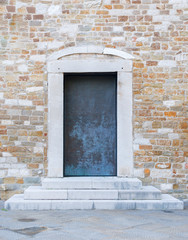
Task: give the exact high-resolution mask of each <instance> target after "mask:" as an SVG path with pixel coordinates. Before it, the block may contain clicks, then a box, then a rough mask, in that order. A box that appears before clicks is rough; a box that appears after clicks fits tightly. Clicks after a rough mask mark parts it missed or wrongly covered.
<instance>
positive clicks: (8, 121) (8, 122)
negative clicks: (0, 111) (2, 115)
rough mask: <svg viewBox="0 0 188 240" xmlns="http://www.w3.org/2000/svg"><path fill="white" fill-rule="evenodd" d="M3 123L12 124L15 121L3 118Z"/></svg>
mask: <svg viewBox="0 0 188 240" xmlns="http://www.w3.org/2000/svg"><path fill="white" fill-rule="evenodd" d="M1 124H2V125H12V124H13V121H12V120H1Z"/></svg>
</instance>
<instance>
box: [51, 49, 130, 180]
mask: <svg viewBox="0 0 188 240" xmlns="http://www.w3.org/2000/svg"><path fill="white" fill-rule="evenodd" d="M78 54H79V56H82V55H83V56H84V57H81V58H75V59H70V58H67V57H66V56H70V55H78ZM97 55H100V57H99V58H97V57H96V56H97ZM87 56H88V57H87ZM103 56H104V58H103ZM132 59H133V57H132V56H131V55H129V54H127V53H125V52H122V51H119V50H115V49H111V48H102V47H93V46H89V47H78V48H75V47H73V48H68V49H64V50H61V51H59V52H57V53H55V54H52V55H51V56H50V57H49V58H48V65H47V70H48V177H63V114H64V110H63V99H64V89H63V88H64V83H63V79H64V73H79V72H81V73H88V72H92V73H94V72H117V176H124V177H125V176H128V177H132V174H133V150H132V145H133V137H132Z"/></svg>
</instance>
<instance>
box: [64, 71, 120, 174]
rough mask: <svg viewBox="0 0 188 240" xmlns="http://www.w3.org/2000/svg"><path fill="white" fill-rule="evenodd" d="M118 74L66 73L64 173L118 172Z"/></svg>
mask: <svg viewBox="0 0 188 240" xmlns="http://www.w3.org/2000/svg"><path fill="white" fill-rule="evenodd" d="M116 89H117V74H116V73H110V74H109V73H99V74H94V73H92V74H91V73H89V74H65V77H64V176H116V175H117V156H116V155H117V154H116V152H117V119H116V118H117V113H116V105H117V101H116V99H117V97H116V95H117V93H116V92H117V90H116Z"/></svg>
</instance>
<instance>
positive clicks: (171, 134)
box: [168, 133, 180, 140]
mask: <svg viewBox="0 0 188 240" xmlns="http://www.w3.org/2000/svg"><path fill="white" fill-rule="evenodd" d="M168 138H169V139H171V140H172V139H179V138H180V137H179V134H178V133H170V134H168Z"/></svg>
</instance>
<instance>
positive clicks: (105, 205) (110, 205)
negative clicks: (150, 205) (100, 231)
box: [94, 200, 136, 210]
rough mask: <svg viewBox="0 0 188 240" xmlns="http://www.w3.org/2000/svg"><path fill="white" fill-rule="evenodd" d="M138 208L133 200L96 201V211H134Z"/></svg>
mask: <svg viewBox="0 0 188 240" xmlns="http://www.w3.org/2000/svg"><path fill="white" fill-rule="evenodd" d="M135 208H136V204H135V201H132V200H95V201H94V209H100V210H102V209H103V210H105V209H106V210H115V209H116V210H118V209H124V210H134V209H135Z"/></svg>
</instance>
